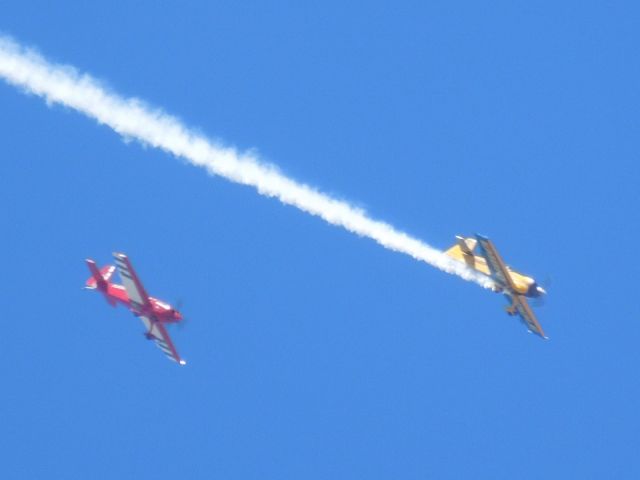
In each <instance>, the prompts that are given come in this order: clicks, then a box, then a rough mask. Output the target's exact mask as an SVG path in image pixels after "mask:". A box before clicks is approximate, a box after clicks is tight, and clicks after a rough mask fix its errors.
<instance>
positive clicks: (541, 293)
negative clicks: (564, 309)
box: [536, 287, 547, 295]
mask: <svg viewBox="0 0 640 480" xmlns="http://www.w3.org/2000/svg"><path fill="white" fill-rule="evenodd" d="M536 290H538V293H539V294H540V295H546V294H547V291H546V290H545V289H544V288H542V287H536Z"/></svg>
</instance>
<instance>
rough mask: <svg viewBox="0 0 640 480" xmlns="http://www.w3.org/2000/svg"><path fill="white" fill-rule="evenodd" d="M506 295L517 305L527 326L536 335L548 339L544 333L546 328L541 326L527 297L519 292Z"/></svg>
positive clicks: (519, 313)
mask: <svg viewBox="0 0 640 480" xmlns="http://www.w3.org/2000/svg"><path fill="white" fill-rule="evenodd" d="M505 295H506V297H507V298H508V299H509V300H510V301H511V304H512V305H514V306H515V307H516V310H517V311H518V315H520V318H521V319H522V320H523V321H524V323H525V324H526V325H527V328H528V329H529V330H531V331H532V332H533V333H535V334H536V335H540V336H541V337H542V338H544V339H545V340H546V339H547V336H546V335H545V334H544V330H542V327H541V326H540V323H539V322H538V319H537V318H536V315H535V314H534V313H533V310H531V307H530V306H529V302H527V299H526V298H525V297H524V296H522V295H517V294H509V293H505Z"/></svg>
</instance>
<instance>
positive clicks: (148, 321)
mask: <svg viewBox="0 0 640 480" xmlns="http://www.w3.org/2000/svg"><path fill="white" fill-rule="evenodd" d="M139 318H140V320H142V323H144V326H145V328H146V329H147V338H149V339H150V340H153V343H155V344H156V346H157V347H158V348H159V349H160V350H162V353H164V354H165V355H166V356H167V358H168V359H169V360H173V361H174V362H178V363H179V364H180V365H186V364H187V362H185V361H184V360H183V359H182V358H180V355H178V351H177V350H176V347H175V346H174V345H173V342H172V341H171V337H170V336H169V332H167V327H165V326H164V325H163V324H162V323H161V322H159V321H157V320H156V319H155V318H153V317H147V316H142V315H141V316H140V317H139Z"/></svg>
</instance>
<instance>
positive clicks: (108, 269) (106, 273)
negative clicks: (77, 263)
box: [84, 258, 116, 307]
mask: <svg viewBox="0 0 640 480" xmlns="http://www.w3.org/2000/svg"><path fill="white" fill-rule="evenodd" d="M86 262H87V266H88V267H89V271H90V272H91V276H90V277H89V278H88V279H87V282H86V283H85V287H84V288H88V289H90V290H95V289H96V288H97V289H98V290H100V291H101V292H102V293H103V294H104V298H105V300H106V301H107V302H108V303H109V305H111V306H112V307H115V306H116V302H115V301H114V300H113V298H111V297H110V296H109V295H108V294H107V287H108V286H109V279H110V278H111V275H113V272H114V271H115V269H116V267H114V266H113V265H106V266H104V267H102V269H101V270H98V267H97V266H96V262H94V261H93V260H91V259H90V258H87V260H86Z"/></svg>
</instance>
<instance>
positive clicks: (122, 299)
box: [104, 283, 182, 323]
mask: <svg viewBox="0 0 640 480" xmlns="http://www.w3.org/2000/svg"><path fill="white" fill-rule="evenodd" d="M104 294H105V295H106V296H107V297H108V298H110V299H112V300H114V302H115V303H120V304H122V305H124V306H125V307H127V308H128V309H129V310H131V312H132V313H133V314H134V315H136V316H139V315H153V316H155V317H156V318H157V319H158V320H160V321H161V322H166V323H175V322H179V321H180V320H181V319H182V315H181V314H180V312H178V311H177V310H176V309H174V308H173V307H172V306H171V305H169V304H168V303H165V302H163V301H161V300H158V299H157V298H154V297H149V302H150V304H151V305H150V306H149V307H145V306H144V305H139V304H138V303H136V302H132V301H131V299H130V298H129V295H127V291H126V290H125V288H124V286H122V285H118V284H115V283H109V284H108V285H107V289H106V291H105V292H104Z"/></svg>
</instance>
